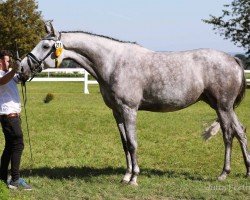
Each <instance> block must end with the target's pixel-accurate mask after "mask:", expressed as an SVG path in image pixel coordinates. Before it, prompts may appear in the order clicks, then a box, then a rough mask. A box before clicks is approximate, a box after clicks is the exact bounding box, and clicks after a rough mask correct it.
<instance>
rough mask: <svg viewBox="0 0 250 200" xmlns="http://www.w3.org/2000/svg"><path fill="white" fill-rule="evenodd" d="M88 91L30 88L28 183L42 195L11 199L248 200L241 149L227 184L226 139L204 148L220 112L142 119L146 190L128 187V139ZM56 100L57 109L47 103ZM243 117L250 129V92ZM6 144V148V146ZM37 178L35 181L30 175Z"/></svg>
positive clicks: (67, 86) (13, 194)
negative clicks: (204, 133)
mask: <svg viewBox="0 0 250 200" xmlns="http://www.w3.org/2000/svg"><path fill="white" fill-rule="evenodd" d="M82 90H83V85H82V84H81V83H73V82H72V83H69V82H68V83H63V82H58V83H37V82H31V83H28V84H27V92H28V94H27V95H28V102H27V113H28V122H29V128H30V136H31V143H32V151H33V156H34V165H33V166H31V162H30V154H29V145H28V137H27V132H26V128H25V127H26V124H25V117H24V112H22V113H23V115H22V119H23V124H22V126H23V130H24V134H25V144H26V148H25V150H24V154H23V160H22V166H21V168H22V171H21V173H22V176H23V177H24V178H25V179H27V180H29V181H30V184H31V185H32V186H33V188H34V190H33V191H31V192H25V191H10V194H9V196H10V199H29V200H30V199H55V200H56V199H60V200H64V199H65V200H66V199H67V200H68V199H246V198H248V197H249V195H250V182H249V180H248V179H245V178H244V175H245V167H244V163H243V159H242V155H241V151H240V148H239V145H238V142H237V141H235V144H234V147H233V155H232V172H231V174H230V176H229V178H228V179H227V180H226V181H225V182H218V181H217V180H216V178H217V176H218V175H219V174H220V172H221V170H222V166H223V157H224V145H223V141H222V137H221V134H218V135H217V136H215V137H214V138H212V139H211V140H210V141H208V142H204V141H203V140H202V138H201V133H202V131H203V130H204V128H205V127H206V125H207V123H208V124H209V123H210V122H212V121H213V120H214V119H215V118H216V115H215V112H214V111H213V110H212V109H210V108H209V107H208V106H207V105H206V104H205V103H202V102H199V103H197V104H195V105H193V106H191V107H189V108H187V109H184V110H182V111H179V112H173V113H152V112H139V114H138V122H137V133H138V141H139V142H138V145H139V147H138V160H139V166H140V169H141V174H140V176H139V178H138V183H139V187H131V186H128V185H122V184H121V183H120V180H121V179H122V176H123V173H124V172H125V167H126V166H125V157H124V153H123V150H122V145H121V141H120V136H119V134H118V130H117V127H116V124H115V120H114V119H113V116H112V112H111V110H110V109H109V108H107V107H106V106H105V104H104V102H103V100H102V97H101V94H100V93H99V89H98V86H91V87H90V94H89V95H85V94H83V92H82ZM48 93H52V94H53V95H54V99H53V100H52V101H50V102H49V103H44V102H43V100H44V98H45V96H46V94H48ZM237 113H238V115H239V118H240V119H241V121H242V123H243V124H244V125H245V126H246V127H250V120H249V119H250V90H248V91H247V93H246V98H245V100H244V101H243V103H242V104H241V105H240V107H239V108H238V109H237ZM1 137H2V138H0V147H1V149H2V148H3V145H4V142H3V141H4V139H3V136H1ZM31 168H32V171H31V173H30V169H31Z"/></svg>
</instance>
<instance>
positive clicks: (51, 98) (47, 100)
mask: <svg viewBox="0 0 250 200" xmlns="http://www.w3.org/2000/svg"><path fill="white" fill-rule="evenodd" d="M53 99H54V95H53V94H51V93H48V94H47V95H46V97H45V98H44V100H43V102H44V103H49V102H50V101H51V100H53Z"/></svg>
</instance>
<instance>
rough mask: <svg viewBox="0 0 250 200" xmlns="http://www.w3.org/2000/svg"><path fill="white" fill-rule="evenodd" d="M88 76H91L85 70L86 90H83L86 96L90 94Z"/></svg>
mask: <svg viewBox="0 0 250 200" xmlns="http://www.w3.org/2000/svg"><path fill="white" fill-rule="evenodd" d="M88 75H89V74H88V72H87V71H86V70H84V89H83V92H84V94H89V89H88Z"/></svg>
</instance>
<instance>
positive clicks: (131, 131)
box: [122, 105, 140, 185]
mask: <svg viewBox="0 0 250 200" xmlns="http://www.w3.org/2000/svg"><path fill="white" fill-rule="evenodd" d="M122 114H123V119H124V125H125V133H126V138H127V147H128V151H129V154H130V156H131V162H132V177H131V179H130V182H129V184H131V185H138V184H137V176H138V175H139V173H140V169H139V166H138V164H137V155H136V151H137V138H136V116H137V110H136V109H132V108H129V107H128V106H125V105H124V106H122Z"/></svg>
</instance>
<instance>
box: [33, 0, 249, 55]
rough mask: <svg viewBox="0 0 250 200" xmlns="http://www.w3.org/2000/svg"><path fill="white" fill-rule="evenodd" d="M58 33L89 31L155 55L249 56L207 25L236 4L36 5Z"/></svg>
mask: <svg viewBox="0 0 250 200" xmlns="http://www.w3.org/2000/svg"><path fill="white" fill-rule="evenodd" d="M36 1H37V3H38V10H39V11H41V14H42V16H43V19H45V20H53V25H54V27H55V28H56V29H57V30H58V31H88V32H92V33H96V34H100V35H105V36H110V37H113V38H116V39H119V40H124V41H131V42H137V43H138V44H140V45H141V46H143V47H146V48H148V49H151V50H154V51H184V50H191V49H198V48H213V49H217V50H221V51H225V52H229V53H234V52H239V53H242V52H244V49H243V48H239V47H237V46H235V45H234V44H233V43H232V42H231V41H229V40H224V39H223V36H220V35H219V34H215V31H213V29H212V25H209V24H205V23H204V22H203V21H202V19H208V18H209V15H210V14H212V15H215V16H221V14H222V9H224V7H223V5H224V4H227V3H230V2H231V1H230V0H88V1H87V0H60V1H57V0H54V1H52V0H36Z"/></svg>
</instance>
